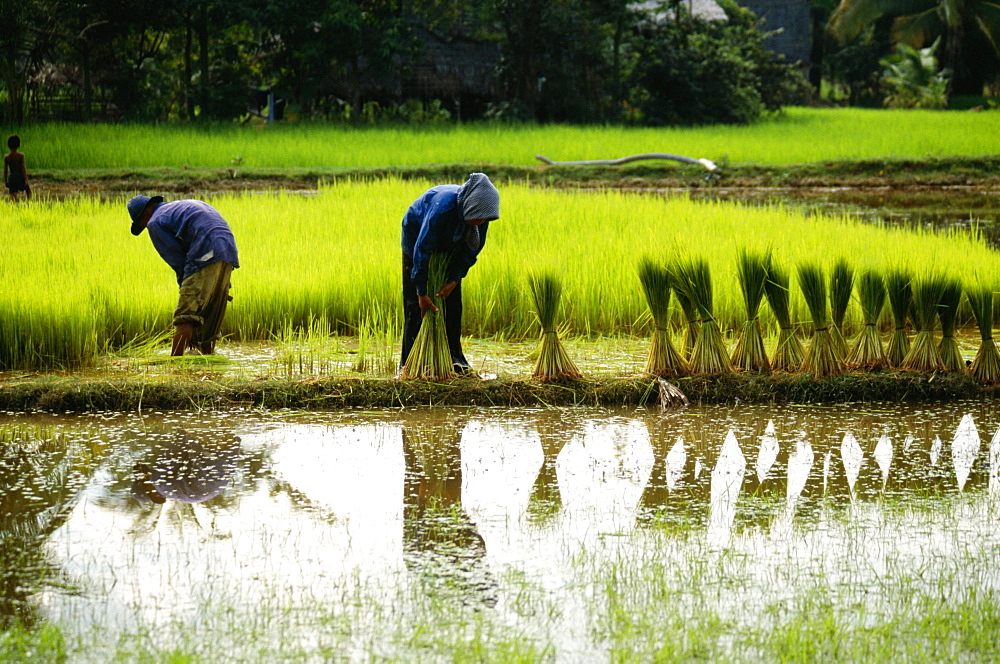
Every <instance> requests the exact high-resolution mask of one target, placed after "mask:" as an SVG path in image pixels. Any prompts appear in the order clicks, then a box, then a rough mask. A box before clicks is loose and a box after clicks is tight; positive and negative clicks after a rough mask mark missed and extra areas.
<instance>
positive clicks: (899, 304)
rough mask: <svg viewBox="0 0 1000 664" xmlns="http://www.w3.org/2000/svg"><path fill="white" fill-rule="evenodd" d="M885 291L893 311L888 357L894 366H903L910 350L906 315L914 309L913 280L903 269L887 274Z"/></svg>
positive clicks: (887, 349)
mask: <svg viewBox="0 0 1000 664" xmlns="http://www.w3.org/2000/svg"><path fill="white" fill-rule="evenodd" d="M885 292H886V296H887V297H888V298H889V309H890V310H891V311H892V321H893V330H892V336H890V337H889V346H888V348H886V352H885V355H886V358H888V360H889V364H890V365H891V366H894V367H898V366H902V364H903V360H905V359H906V354H907V353H909V352H910V338H909V337H908V336H906V317H907V316H909V315H910V312H911V310H912V309H913V280H912V279H911V277H910V275H909V274H907V273H906V272H903V271H901V270H892V271H891V272H889V273H888V274H887V275H885Z"/></svg>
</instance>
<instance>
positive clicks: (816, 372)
mask: <svg viewBox="0 0 1000 664" xmlns="http://www.w3.org/2000/svg"><path fill="white" fill-rule="evenodd" d="M799 286H800V287H801V288H802V295H803V296H804V297H805V300H806V306H807V307H809V313H810V314H811V315H812V319H813V337H812V343H811V344H810V345H809V350H808V352H806V357H805V360H804V361H803V363H802V368H803V370H805V371H806V372H807V373H809V374H812V376H813V378H822V377H824V376H836V375H838V374H840V373H841V372H842V365H841V362H840V360H839V359H838V358H837V351H836V349H835V348H834V340H833V337H832V336H831V334H830V319H829V318H828V317H827V312H826V302H827V300H826V284H825V282H824V281H823V269H822V268H821V267H819V266H818V265H816V264H815V263H802V264H801V265H799Z"/></svg>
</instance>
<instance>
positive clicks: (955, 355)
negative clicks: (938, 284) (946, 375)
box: [938, 279, 965, 372]
mask: <svg viewBox="0 0 1000 664" xmlns="http://www.w3.org/2000/svg"><path fill="white" fill-rule="evenodd" d="M961 303H962V283H961V282H960V281H958V280H957V279H947V280H946V281H945V283H944V288H942V289H941V303H940V305H938V317H939V318H940V319H941V343H940V344H939V345H938V352H939V353H941V361H942V362H944V368H945V369H946V370H947V371H953V372H964V371H965V360H964V359H963V358H962V351H961V350H959V348H958V341H956V340H955V319H956V318H958V305H959V304H961Z"/></svg>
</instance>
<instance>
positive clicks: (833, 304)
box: [830, 258, 854, 361]
mask: <svg viewBox="0 0 1000 664" xmlns="http://www.w3.org/2000/svg"><path fill="white" fill-rule="evenodd" d="M853 294H854V268H853V267H851V264H850V263H848V262H847V259H845V258H838V259H837V261H836V262H835V263H834V264H833V269H832V270H831V271H830V316H831V318H832V324H831V326H830V337H831V338H832V339H833V348H834V350H835V351H836V352H837V359H839V360H841V361H843V360H845V359H847V339H846V338H845V337H844V318H845V316H846V315H847V307H848V306H849V305H850V303H851V295H853Z"/></svg>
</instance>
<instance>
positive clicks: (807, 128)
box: [4, 108, 1000, 171]
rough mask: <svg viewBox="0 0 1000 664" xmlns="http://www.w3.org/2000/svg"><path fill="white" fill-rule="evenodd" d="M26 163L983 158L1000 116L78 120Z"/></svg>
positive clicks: (328, 165) (33, 128)
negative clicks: (681, 121) (637, 121)
mask: <svg viewBox="0 0 1000 664" xmlns="http://www.w3.org/2000/svg"><path fill="white" fill-rule="evenodd" d="M4 129H5V130H6V131H7V132H8V133H13V132H15V131H16V132H17V133H19V134H20V135H21V139H22V145H23V149H24V152H25V153H26V154H27V155H29V157H28V159H29V161H28V164H29V168H34V169H38V170H42V171H68V170H86V169H156V168H175V169H183V168H190V169H204V168H216V169H218V168H222V169H227V168H231V167H234V166H235V167H236V168H237V169H251V170H252V169H347V170H353V169H359V168H369V169H377V168H390V167H401V166H402V167H405V166H424V165H427V164H452V163H469V164H475V163H481V164H490V165H494V166H496V165H538V162H537V161H536V159H535V155H539V154H541V155H545V156H547V157H549V158H550V159H553V160H556V161H571V160H588V159H613V158H618V157H624V156H627V155H632V154H639V153H646V152H669V153H673V154H681V155H687V156H690V157H695V158H707V159H712V160H715V161H720V162H730V163H734V164H736V163H752V164H759V165H784V164H796V163H808V162H826V161H865V160H876V159H877V160H900V159H930V158H940V157H953V156H963V157H987V156H995V155H997V154H1000V113H991V112H982V113H972V112H954V111H885V110H866V109H819V108H789V109H787V110H786V111H785V112H783V113H781V114H778V115H776V116H772V117H769V118H767V119H765V120H763V121H761V122H759V123H756V124H754V125H752V126H750V127H745V126H721V127H718V126H715V127H704V128H640V127H632V128H629V127H604V126H551V125H506V124H486V123H469V124H460V125H451V124H449V125H431V126H415V127H414V126H406V125H401V126H395V127H386V126H371V127H365V126H361V127H359V126H356V125H329V124H307V123H302V124H288V125H284V124H279V125H275V126H268V127H262V126H259V125H258V126H239V125H211V126H198V125H156V126H150V125H129V124H122V125H77V124H72V125H70V124H45V125H29V126H25V127H6V128H4Z"/></svg>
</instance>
